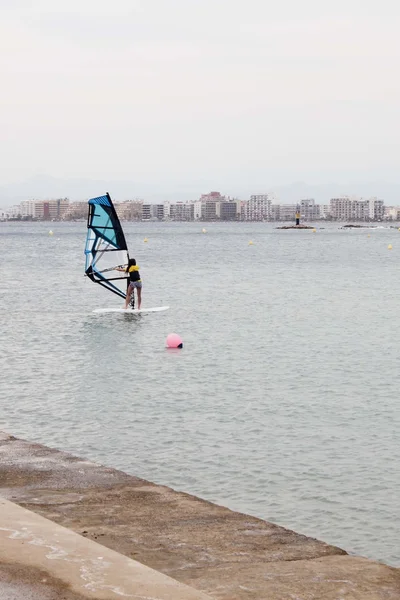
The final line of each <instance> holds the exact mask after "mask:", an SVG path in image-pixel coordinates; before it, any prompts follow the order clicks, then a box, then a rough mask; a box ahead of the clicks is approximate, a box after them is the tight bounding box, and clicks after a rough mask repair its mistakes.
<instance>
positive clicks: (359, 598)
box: [0, 433, 400, 600]
mask: <svg viewBox="0 0 400 600" xmlns="http://www.w3.org/2000/svg"><path fill="white" fill-rule="evenodd" d="M0 496H1V497H3V498H5V499H6V500H10V501H11V502H14V503H16V504H18V505H20V506H22V507H24V508H27V509H29V510H30V511H33V512H35V513H37V514H39V515H42V516H43V517H46V518H47V519H50V520H51V521H53V522H55V523H57V524H59V525H63V526H64V527H67V528H69V529H71V530H73V531H75V532H76V533H78V534H80V536H83V537H85V538H87V539H90V540H94V541H96V542H98V543H100V544H102V545H103V546H105V547H107V548H110V549H112V550H115V551H116V552H118V553H120V554H123V555H125V556H127V557H129V558H133V559H134V560H135V561H139V562H140V563H142V564H143V565H146V566H148V567H151V568H153V569H155V570H157V571H159V572H161V573H163V574H165V575H168V576H169V577H172V578H173V579H175V580H177V581H178V582H181V583H184V584H187V585H188V586H191V587H192V588H195V589H196V590H199V591H201V592H203V593H205V594H207V595H209V596H210V597H211V598H215V599H218V600H239V599H240V600H242V599H243V600H261V599H262V600H265V599H266V598H268V600H290V599H293V598H296V599H298V600H314V599H321V600H322V599H323V600H338V599H339V598H346V600H383V599H385V600H388V599H393V600H395V599H397V598H400V570H399V569H394V568H392V567H388V566H386V565H384V564H380V563H377V562H374V561H370V560H367V559H364V558H361V557H356V556H349V555H347V553H346V552H345V551H344V550H342V549H340V548H337V547H335V546H331V545H328V544H325V543H324V542H321V541H319V540H315V539H312V538H309V537H306V536H304V535H299V534H297V533H295V532H293V531H289V530H287V529H284V528H283V527H278V526H277V525H273V524H271V523H268V522H267V521H263V520H262V519H257V518H255V517H251V516H249V515H245V514H241V513H237V512H233V511H231V510H229V509H227V508H225V507H223V506H217V505H215V504H212V503H210V502H207V501H204V500H202V499H200V498H196V497H195V496H191V495H189V494H185V493H180V492H175V491H174V490H172V489H170V488H168V487H165V486H160V485H155V484H153V483H150V482H148V481H145V480H143V479H139V478H138V477H134V476H131V475H127V474H126V473H123V472H121V471H118V470H115V469H111V468H107V467H104V466H101V465H98V464H95V463H93V462H90V461H87V460H83V459H80V458H76V457H74V456H72V455H70V454H67V453H65V452H60V451H58V450H53V449H50V448H47V447H45V446H42V445H40V444H33V443H30V442H27V441H24V440H20V439H16V438H14V437H12V436H9V435H7V434H5V433H4V434H2V433H0ZM113 597H114V596H111V594H110V598H113ZM138 597H139V596H138ZM140 597H141V596H140ZM115 598H117V596H115Z"/></svg>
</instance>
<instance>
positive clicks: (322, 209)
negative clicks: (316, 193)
mask: <svg viewBox="0 0 400 600" xmlns="http://www.w3.org/2000/svg"><path fill="white" fill-rule="evenodd" d="M330 214H331V207H330V206H329V204H320V205H319V218H320V219H328V218H329V217H330Z"/></svg>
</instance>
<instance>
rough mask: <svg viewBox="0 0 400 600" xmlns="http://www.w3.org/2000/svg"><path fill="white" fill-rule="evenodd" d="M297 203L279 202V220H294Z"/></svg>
mask: <svg viewBox="0 0 400 600" xmlns="http://www.w3.org/2000/svg"><path fill="white" fill-rule="evenodd" d="M297 207H298V204H280V206H279V220H280V221H295V219H296V212H297Z"/></svg>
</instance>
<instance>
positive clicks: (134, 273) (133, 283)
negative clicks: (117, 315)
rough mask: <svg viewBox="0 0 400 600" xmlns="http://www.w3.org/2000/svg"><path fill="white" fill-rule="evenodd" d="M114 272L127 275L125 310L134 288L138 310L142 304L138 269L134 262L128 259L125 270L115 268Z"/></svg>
mask: <svg viewBox="0 0 400 600" xmlns="http://www.w3.org/2000/svg"><path fill="white" fill-rule="evenodd" d="M116 271H123V272H125V273H128V274H129V286H128V290H127V292H126V298H125V308H128V306H129V302H130V299H131V295H132V294H134V291H135V288H136V293H137V301H138V309H140V306H141V304H142V280H141V279H140V273H139V267H138V266H137V264H136V260H135V259H134V258H130V259H129V262H128V266H127V267H126V268H125V269H124V268H123V267H117V268H116Z"/></svg>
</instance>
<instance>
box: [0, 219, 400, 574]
mask: <svg viewBox="0 0 400 600" xmlns="http://www.w3.org/2000/svg"><path fill="white" fill-rule="evenodd" d="M123 226H124V230H125V232H126V238H127V242H128V246H129V249H130V253H131V256H134V257H135V258H136V259H137V262H138V265H139V266H140V272H141V276H142V279H143V307H146V306H147V307H150V306H163V305H169V306H170V310H169V311H167V312H165V313H155V314H143V315H141V316H139V315H124V314H94V313H93V312H92V311H93V309H95V308H102V307H119V306H122V305H123V300H121V299H120V298H118V297H117V296H114V295H113V294H110V293H109V292H107V291H105V290H104V289H102V288H101V287H100V286H98V285H96V284H94V283H93V282H91V281H90V280H89V279H88V278H87V277H85V276H84V255H83V249H84V244H85V237H86V224H85V223H83V222H81V223H16V222H9V223H0V252H1V254H0V257H1V258H0V276H1V283H0V306H1V309H0V310H1V351H0V378H1V401H0V428H1V429H4V430H6V431H8V432H9V433H12V434H14V435H17V436H21V437H24V438H26V439H29V440H32V441H38V442H41V443H44V444H46V445H49V446H52V447H57V448H60V449H64V450H67V451H70V452H73V453H75V454H77V455H80V456H84V457H87V458H90V459H93V460H96V461H99V462H101V463H103V464H106V465H109V466H113V467H117V468H120V469H123V470H125V471H127V472H129V473H132V474H134V475H137V476H140V477H143V478H145V479H148V480H150V481H154V482H156V483H161V484H166V485H169V486H171V487H173V488H175V489H177V490H184V491H186V492H189V493H192V494H196V495H198V496H201V497H203V498H206V499H209V500H211V501H214V502H217V503H220V504H223V505H226V506H228V507H230V508H232V509H235V510H239V511H242V512H246V513H249V514H252V515H256V516H259V517H262V518H264V519H266V520H268V521H272V522H274V523H277V524H279V525H283V526H285V527H289V528H291V529H294V530H296V531H298V532H301V533H304V534H306V535H309V536H313V537H317V538H320V539H322V540H324V541H326V542H329V543H332V544H336V545H338V546H340V547H342V548H344V549H346V550H347V551H348V552H351V553H357V554H361V555H364V556H368V557H371V558H374V559H378V560H382V561H385V562H387V563H390V564H392V565H397V566H398V565H400V546H399V543H398V531H397V526H396V524H397V523H398V522H399V518H400V503H399V497H400V469H399V467H398V456H399V445H400V444H399V439H400V434H399V428H400V410H399V403H400V394H399V389H398V388H399V375H398V369H399V349H400V331H399V330H400V327H399V305H400V276H399V275H400V233H399V232H398V231H397V229H394V228H392V229H391V228H389V227H384V228H383V227H382V228H380V229H360V230H352V231H349V230H342V229H340V225H339V224H326V225H321V224H316V227H317V231H316V232H315V233H314V232H313V231H312V230H305V231H282V230H278V229H276V224H272V223H271V224H264V223H232V224H231V223H226V224H222V223H218V224H216V223H215V224H214V223H207V224H201V223H124V224H123ZM320 227H324V229H320ZM203 228H205V229H206V233H203V232H202V229H203ZM50 229H51V230H52V231H53V233H54V234H53V235H49V230H50ZM144 238H147V239H148V242H147V243H144V241H143V240H144ZM250 241H251V242H253V244H249V242H250ZM389 244H392V246H393V249H392V250H388V245H389ZM171 332H175V333H178V334H179V335H180V336H181V337H182V338H183V341H184V347H183V349H182V350H181V351H172V352H171V351H169V350H167V349H166V348H165V340H166V337H167V335H168V334H169V333H171Z"/></svg>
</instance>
